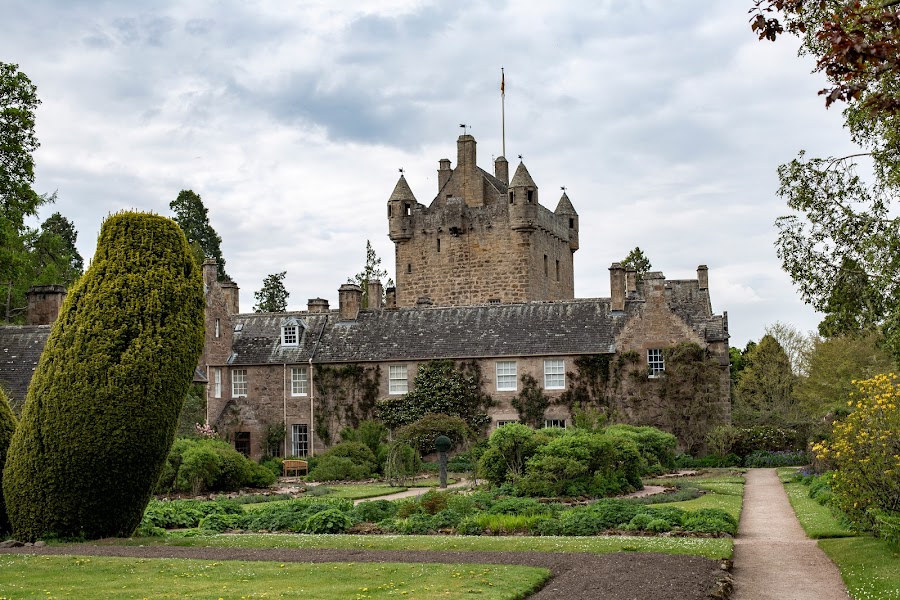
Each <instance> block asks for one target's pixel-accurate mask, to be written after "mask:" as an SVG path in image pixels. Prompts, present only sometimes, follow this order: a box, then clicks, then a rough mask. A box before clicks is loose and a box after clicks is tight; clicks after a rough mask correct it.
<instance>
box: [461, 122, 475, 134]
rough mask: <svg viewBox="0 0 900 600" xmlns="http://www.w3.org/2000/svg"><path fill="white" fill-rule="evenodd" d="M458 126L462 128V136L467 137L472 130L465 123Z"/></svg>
mask: <svg viewBox="0 0 900 600" xmlns="http://www.w3.org/2000/svg"><path fill="white" fill-rule="evenodd" d="M459 126H460V127H462V130H463V135H467V134H468V133H469V130H470V129H472V127H471V126H469V125H466V124H465V123H460V124H459Z"/></svg>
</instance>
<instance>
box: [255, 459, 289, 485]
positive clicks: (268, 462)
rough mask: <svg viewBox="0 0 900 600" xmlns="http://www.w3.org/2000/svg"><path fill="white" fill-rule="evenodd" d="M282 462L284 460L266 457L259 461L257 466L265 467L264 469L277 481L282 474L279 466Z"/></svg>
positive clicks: (282, 470)
mask: <svg viewBox="0 0 900 600" xmlns="http://www.w3.org/2000/svg"><path fill="white" fill-rule="evenodd" d="M283 462H284V459H283V458H281V457H280V456H267V457H265V458H264V459H262V460H261V461H259V464H260V465H261V466H263V467H265V468H266V469H268V470H270V471H272V474H273V475H274V476H275V479H278V478H279V477H281V474H282V473H283V472H284V469H283V468H282V466H281V465H282V463H283ZM272 483H274V481H273V482H272Z"/></svg>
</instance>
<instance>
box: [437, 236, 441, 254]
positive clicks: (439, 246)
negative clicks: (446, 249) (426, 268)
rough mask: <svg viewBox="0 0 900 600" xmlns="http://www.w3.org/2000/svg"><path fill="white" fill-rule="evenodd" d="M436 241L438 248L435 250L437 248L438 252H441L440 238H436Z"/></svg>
mask: <svg viewBox="0 0 900 600" xmlns="http://www.w3.org/2000/svg"><path fill="white" fill-rule="evenodd" d="M437 242H438V248H437V250H438V254H440V252H441V238H438V239H437Z"/></svg>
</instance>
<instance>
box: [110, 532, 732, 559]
mask: <svg viewBox="0 0 900 600" xmlns="http://www.w3.org/2000/svg"><path fill="white" fill-rule="evenodd" d="M114 543H116V544H120V545H128V546H138V545H145V546H149V545H170V546H192V547H206V546H208V547H213V548H218V547H225V548H337V549H353V550H439V551H440V550H443V551H458V552H466V551H472V552H482V551H487V552H591V553H594V554H609V553H611V552H657V553H662V554H690V555H694V556H704V557H706V558H711V559H713V560H718V559H721V558H730V557H731V554H732V550H733V547H734V542H733V540H732V539H731V538H695V537H643V536H584V537H566V536H546V537H532V536H525V537H522V536H510V537H492V536H463V535H330V534H329V535H296V534H249V533H244V534H238V535H229V534H222V535H208V536H196V537H176V536H167V537H165V538H133V539H127V540H117V541H116V542H114Z"/></svg>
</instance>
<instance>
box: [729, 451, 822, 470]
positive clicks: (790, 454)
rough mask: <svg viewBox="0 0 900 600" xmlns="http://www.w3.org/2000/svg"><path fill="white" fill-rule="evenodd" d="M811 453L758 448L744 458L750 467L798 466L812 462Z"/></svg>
mask: <svg viewBox="0 0 900 600" xmlns="http://www.w3.org/2000/svg"><path fill="white" fill-rule="evenodd" d="M811 458H812V457H810V455H809V453H808V452H806V451H803V450H779V451H776V452H772V451H769V450H757V451H756V452H753V453H752V454H750V455H749V456H747V457H746V458H745V459H744V466H745V467H748V468H761V467H762V468H767V467H797V466H802V465H808V464H809V463H810V459H811Z"/></svg>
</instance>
